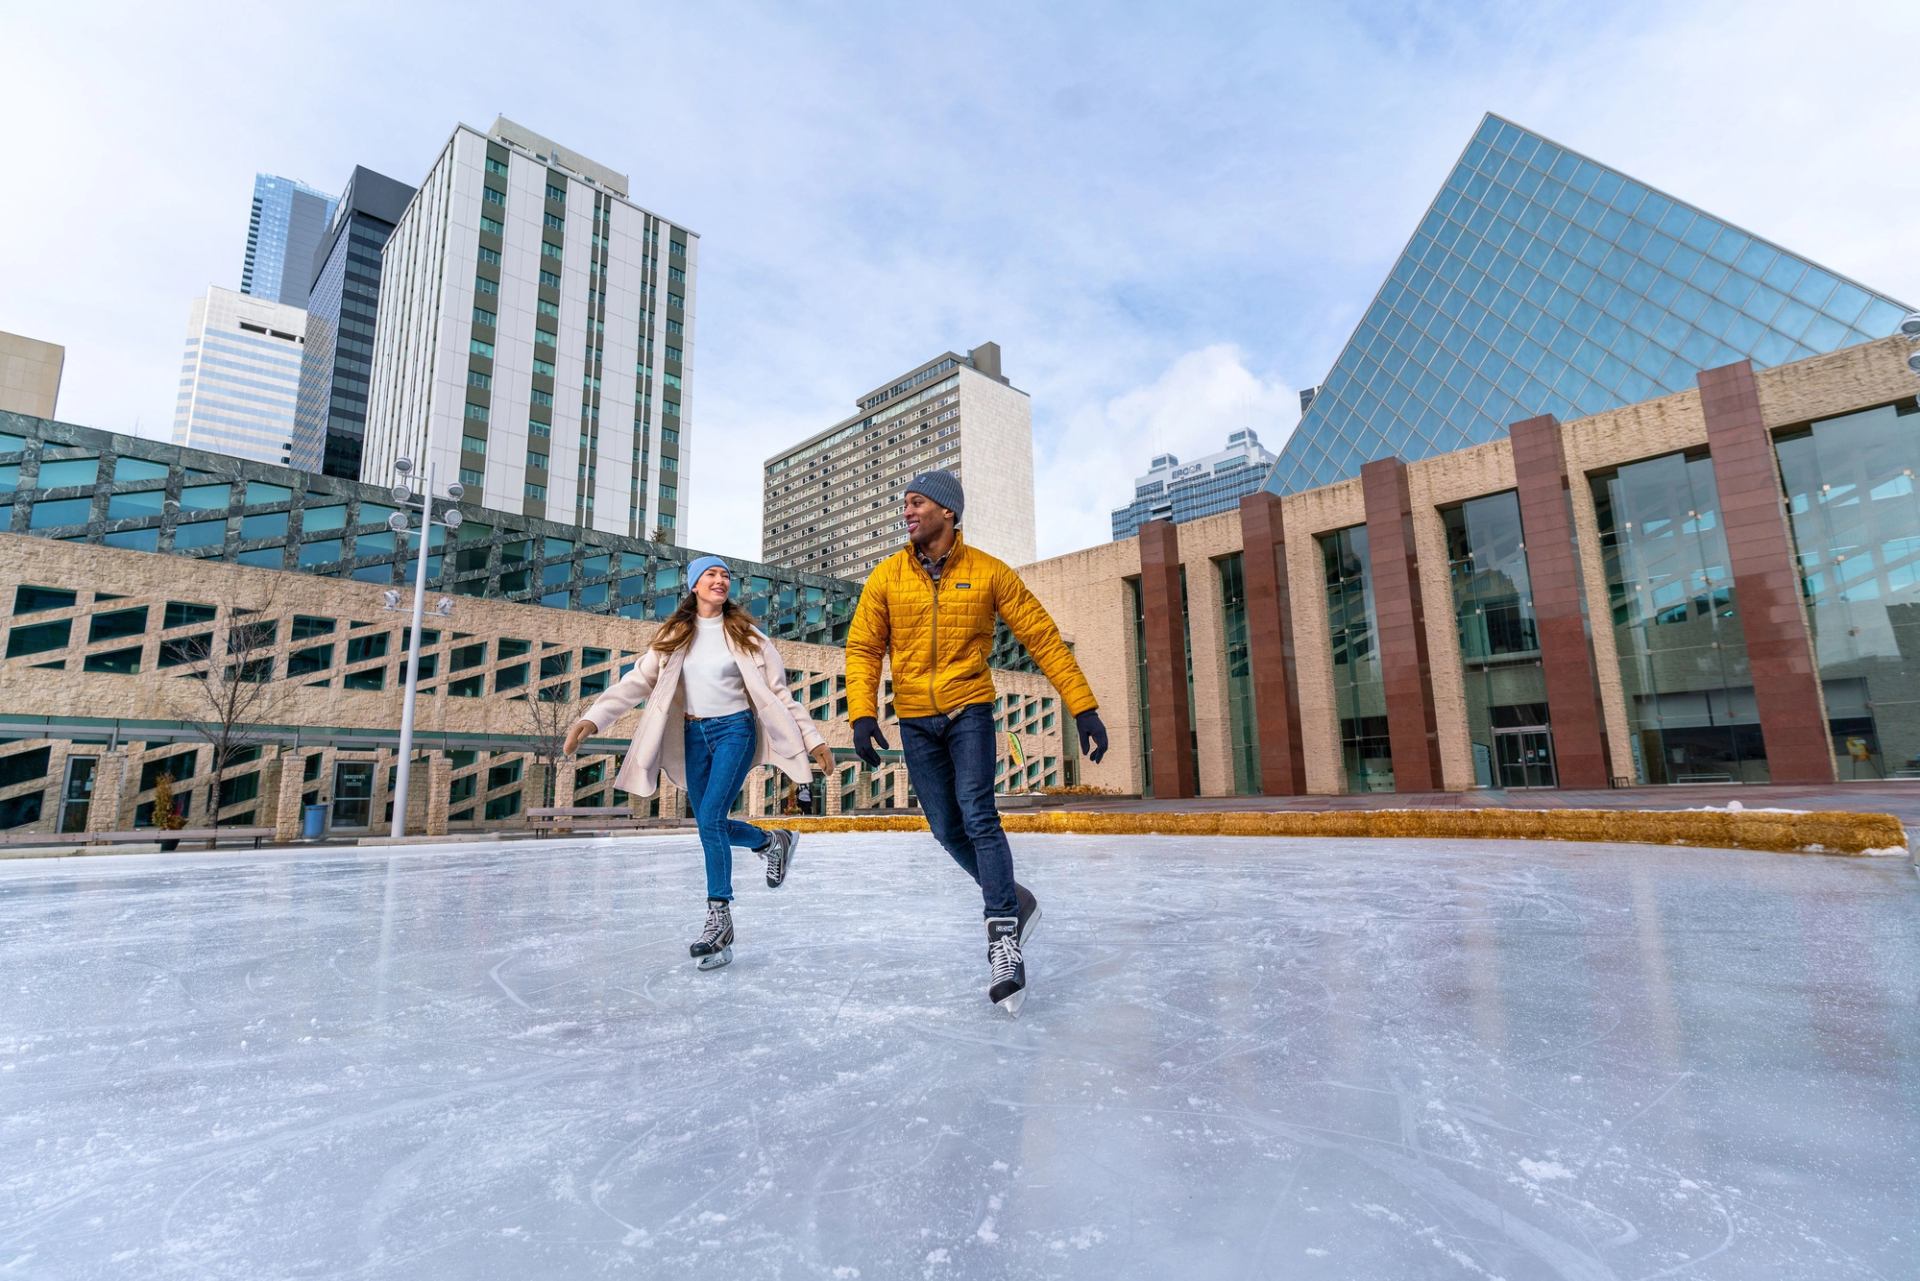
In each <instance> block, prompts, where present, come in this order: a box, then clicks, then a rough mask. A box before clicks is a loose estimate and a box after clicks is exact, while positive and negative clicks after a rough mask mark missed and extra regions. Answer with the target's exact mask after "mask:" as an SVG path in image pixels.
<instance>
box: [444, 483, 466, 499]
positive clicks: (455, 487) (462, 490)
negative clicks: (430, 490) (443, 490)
mask: <svg viewBox="0 0 1920 1281" xmlns="http://www.w3.org/2000/svg"><path fill="white" fill-rule="evenodd" d="M466 496H467V487H466V486H465V485H462V484H461V483H460V482H459V481H457V480H456V481H454V482H453V483H452V484H451V485H448V486H447V497H448V498H451V499H452V500H453V501H454V502H456V503H457V502H459V501H460V500H461V499H462V498H465V497H466Z"/></svg>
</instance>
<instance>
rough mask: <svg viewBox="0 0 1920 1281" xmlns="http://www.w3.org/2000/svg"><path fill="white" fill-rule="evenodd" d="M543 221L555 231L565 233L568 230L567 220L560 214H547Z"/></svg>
mask: <svg viewBox="0 0 1920 1281" xmlns="http://www.w3.org/2000/svg"><path fill="white" fill-rule="evenodd" d="M541 221H542V222H545V223H546V224H547V226H549V227H551V228H552V229H553V230H555V231H565V230H566V229H567V220H566V219H565V218H562V217H561V216H560V215H559V214H552V213H550V214H545V215H543V216H542V218H541Z"/></svg>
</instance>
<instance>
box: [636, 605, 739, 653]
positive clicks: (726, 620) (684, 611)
mask: <svg viewBox="0 0 1920 1281" xmlns="http://www.w3.org/2000/svg"><path fill="white" fill-rule="evenodd" d="M699 616H700V601H699V598H698V597H696V596H695V595H694V594H693V593H692V592H688V593H687V594H686V595H685V596H682V597H681V598H680V604H679V606H678V607H677V608H676V609H675V610H674V611H673V613H672V614H670V615H668V617H667V621H666V622H664V623H662V624H661V625H660V630H659V631H657V632H655V633H654V634H653V648H655V649H657V650H659V651H660V654H661V656H662V657H665V656H667V655H670V654H674V653H677V652H679V651H680V650H683V649H685V648H686V647H687V646H688V645H690V644H692V643H693V629H694V625H695V621H696V620H697V619H698V618H699ZM720 618H721V626H723V627H725V628H726V629H727V639H728V640H729V641H731V642H732V643H733V647H734V648H735V649H736V650H738V651H740V652H741V653H742V654H752V653H754V652H756V651H757V649H758V648H759V644H760V642H759V641H758V640H757V639H756V638H755V634H756V631H757V629H756V628H755V626H754V622H753V615H752V614H749V613H748V612H747V611H746V610H744V609H742V608H740V606H738V605H736V604H734V603H733V602H732V601H731V600H729V601H728V602H727V603H726V604H724V605H722V606H721V607H720Z"/></svg>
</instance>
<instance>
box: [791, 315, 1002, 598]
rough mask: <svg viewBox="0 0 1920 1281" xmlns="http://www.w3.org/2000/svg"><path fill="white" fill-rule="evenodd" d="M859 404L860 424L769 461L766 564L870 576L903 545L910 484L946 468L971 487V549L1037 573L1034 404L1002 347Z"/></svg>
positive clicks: (898, 383) (965, 524)
mask: <svg viewBox="0 0 1920 1281" xmlns="http://www.w3.org/2000/svg"><path fill="white" fill-rule="evenodd" d="M855 404H856V405H857V406H858V409H857V412H856V413H855V414H854V416H853V417H851V418H848V419H845V420H843V421H841V422H839V423H836V424H834V425H833V426H832V427H829V428H827V430H825V431H823V432H821V433H820V434H819V435H817V436H814V437H811V438H810V439H808V440H804V441H802V442H800V443H799V444H798V445H795V446H794V447H793V448H792V449H789V450H787V451H785V452H784V453H781V454H779V455H776V456H775V457H773V458H770V459H768V460H767V464H766V490H765V500H764V503H763V506H762V508H761V511H762V517H761V536H760V547H761V559H762V560H764V561H766V562H768V563H769V564H775V565H789V566H792V567H793V568H795V569H803V570H807V571H809V572H811V573H815V574H829V575H832V576H834V577H836V578H853V579H858V578H864V577H866V575H867V574H868V572H869V571H871V570H872V569H873V567H874V566H875V565H878V564H879V563H880V562H881V561H883V560H885V559H886V558H887V557H888V556H890V555H892V554H893V553H894V552H895V551H896V550H898V549H899V547H900V546H901V544H902V542H903V541H904V539H905V538H906V534H905V532H904V531H903V530H902V528H901V524H900V498H901V493H902V491H903V489H904V488H905V486H906V483H907V482H908V481H909V480H911V479H913V477H914V475H915V474H916V473H918V472H922V471H929V470H932V469H934V468H945V469H946V470H948V471H951V472H953V473H955V474H956V475H958V476H959V477H960V480H961V483H962V484H963V485H964V486H965V488H966V492H967V509H966V512H965V514H964V515H963V517H962V520H961V526H960V527H961V530H962V532H964V533H965V535H966V538H967V541H968V542H969V543H971V544H973V545H974V546H976V547H978V548H980V549H981V550H982V551H986V552H991V553H992V554H993V555H995V556H998V557H999V558H1000V559H1001V560H1004V561H1006V562H1007V563H1008V564H1011V565H1026V564H1030V563H1032V561H1033V559H1034V539H1033V406H1032V402H1031V399H1030V398H1029V397H1028V395H1027V393H1026V392H1024V391H1021V390H1020V389H1019V388H1017V387H1015V386H1014V385H1013V384H1012V383H1010V382H1008V381H1007V379H1006V378H1005V376H1004V375H1002V374H1001V372H1000V347H999V345H998V344H996V343H982V344H981V345H980V346H978V347H975V348H974V349H973V350H972V351H970V352H968V353H967V354H966V355H964V356H961V355H958V354H956V353H954V352H951V351H949V352H946V353H944V354H942V355H939V356H936V357H934V358H933V359H932V360H930V361H928V362H927V363H926V364H924V365H921V366H919V367H918V368H917V369H913V370H910V371H909V372H908V373H907V374H906V375H905V376H904V377H902V378H899V379H897V380H895V381H894V382H892V383H890V384H888V385H885V386H882V387H879V388H877V389H875V390H874V391H871V392H869V393H867V394H866V395H864V396H862V397H860V399H859V400H858V401H856V402H855Z"/></svg>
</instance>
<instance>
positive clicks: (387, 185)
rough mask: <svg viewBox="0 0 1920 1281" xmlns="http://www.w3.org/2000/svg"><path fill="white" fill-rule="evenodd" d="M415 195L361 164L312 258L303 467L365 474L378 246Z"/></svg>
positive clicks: (299, 447)
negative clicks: (362, 453) (363, 456)
mask: <svg viewBox="0 0 1920 1281" xmlns="http://www.w3.org/2000/svg"><path fill="white" fill-rule="evenodd" d="M412 199H413V188H412V187H409V186H407V185H406V184H405V183H403V182H395V181H394V180H393V179H391V178H388V177H385V176H384V175H382V174H377V173H375V172H374V171H373V170H371V169H364V168H359V167H356V168H355V169H354V171H353V176H352V177H351V178H349V179H348V180H347V187H346V190H345V191H344V192H342V193H341V196H340V205H339V208H338V209H337V210H336V211H335V213H334V217H333V223H332V225H331V226H329V227H328V228H327V234H326V239H325V240H324V241H323V242H322V243H321V244H320V246H319V251H318V253H317V254H316V255H315V257H314V259H313V262H312V267H311V269H310V272H311V274H310V276H309V278H310V279H311V280H312V282H313V283H312V288H311V290H310V292H309V295H308V298H307V342H306V348H305V353H304V355H303V357H302V359H301V364H300V399H299V404H298V406H297V407H296V409H295V411H294V427H293V449H292V452H291V454H290V455H289V461H290V462H291V463H292V464H293V466H295V467H298V468H300V469H301V470H303V471H317V472H322V473H324V474H325V475H328V476H341V477H345V478H346V479H348V480H358V479H359V478H360V445H361V440H362V438H363V437H364V436H365V434H366V427H367V378H368V375H369V374H370V373H371V372H372V369H373V323H374V315H375V313H376V311H377V310H378V307H379V303H380V251H381V249H382V247H384V246H385V245H386V243H387V237H388V236H391V235H392V234H393V227H394V224H395V223H397V222H399V221H400V215H401V213H402V212H403V211H404V210H405V209H406V207H407V202H408V201H409V200H412Z"/></svg>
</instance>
